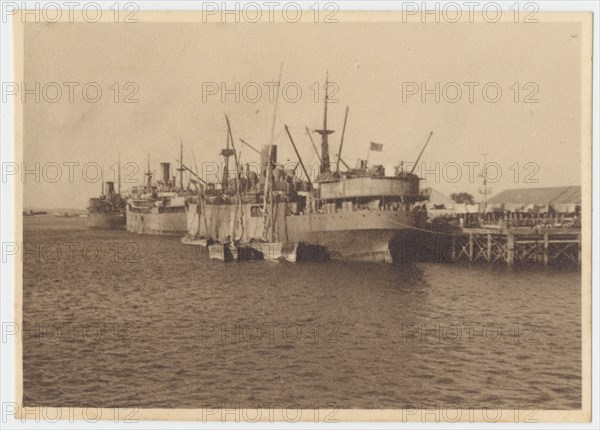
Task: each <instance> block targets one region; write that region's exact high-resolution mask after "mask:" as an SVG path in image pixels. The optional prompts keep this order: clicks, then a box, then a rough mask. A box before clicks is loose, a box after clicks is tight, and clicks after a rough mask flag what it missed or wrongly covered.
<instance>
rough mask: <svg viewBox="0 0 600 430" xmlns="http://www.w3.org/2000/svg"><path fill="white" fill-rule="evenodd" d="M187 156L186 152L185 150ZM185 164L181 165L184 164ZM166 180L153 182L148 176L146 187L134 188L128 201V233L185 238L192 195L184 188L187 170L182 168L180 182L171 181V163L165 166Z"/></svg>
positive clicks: (149, 172)
mask: <svg viewBox="0 0 600 430" xmlns="http://www.w3.org/2000/svg"><path fill="white" fill-rule="evenodd" d="M182 152H183V150H182ZM180 164H181V162H180ZM160 165H161V170H162V179H161V180H157V181H153V175H152V173H151V171H150V163H149V162H148V170H147V172H146V185H145V186H143V187H134V188H133V189H132V191H131V196H130V197H129V199H128V200H127V231H129V232H132V233H138V234H183V233H185V232H186V231H187V224H186V214H185V208H186V199H187V198H189V197H190V195H191V192H190V191H189V190H187V189H185V188H184V186H183V169H182V168H181V165H180V167H179V173H180V181H179V186H177V183H176V178H175V177H174V176H173V177H171V163H166V162H165V163H161V164H160Z"/></svg>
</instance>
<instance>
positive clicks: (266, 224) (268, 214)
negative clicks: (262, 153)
mask: <svg viewBox="0 0 600 430" xmlns="http://www.w3.org/2000/svg"><path fill="white" fill-rule="evenodd" d="M282 73H283V63H281V66H280V67H279V79H278V81H277V93H276V94H275V106H274V107H273V123H272V124H271V137H270V139H269V146H268V152H269V153H268V155H267V171H266V175H265V189H264V192H263V213H264V218H263V239H264V240H267V235H268V232H269V228H270V227H272V226H271V221H272V218H273V217H272V212H273V199H272V198H271V199H269V200H270V203H271V208H270V210H269V211H267V197H268V195H269V194H270V193H271V174H272V170H271V167H272V166H271V155H272V153H273V139H274V136H275V123H276V121H277V105H278V104H279V92H280V88H281V74H282ZM273 237H274V231H273V229H272V228H271V236H270V238H269V241H271V242H272V241H273V240H274V239H273Z"/></svg>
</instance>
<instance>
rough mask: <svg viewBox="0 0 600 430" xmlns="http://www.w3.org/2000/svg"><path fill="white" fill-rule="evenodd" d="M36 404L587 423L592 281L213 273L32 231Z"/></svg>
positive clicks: (50, 221) (29, 377)
mask: <svg viewBox="0 0 600 430" xmlns="http://www.w3.org/2000/svg"><path fill="white" fill-rule="evenodd" d="M24 241H25V243H26V246H27V248H26V249H27V252H26V254H25V256H24V258H25V262H24V283H23V303H24V304H23V321H24V324H25V329H24V351H23V359H24V397H25V398H24V403H25V404H27V405H48V406H69V405H72V406H102V407H133V406H135V407H157V408H162V407H165V408H166V407H175V406H179V407H186V408H188V407H189V408H197V407H209V406H211V405H222V404H223V403H225V402H227V403H228V404H232V403H238V404H241V405H256V404H261V403H264V404H271V405H280V406H283V405H289V404H292V403H293V404H295V405H298V406H301V407H311V406H314V405H315V404H317V403H318V404H321V405H323V404H334V405H335V406H336V407H338V408H386V409H389V408H399V407H402V406H403V405H404V406H405V405H406V404H410V403H412V404H422V403H425V404H432V403H435V402H440V403H442V404H444V403H445V404H448V403H453V404H458V405H461V406H468V405H475V406H476V407H477V406H479V407H481V406H482V405H484V404H488V405H492V406H494V407H498V408H500V407H502V408H509V407H513V406H514V404H515V402H519V403H520V404H534V405H537V406H538V407H539V408H540V409H578V408H580V407H581V287H580V283H581V276H580V274H579V272H578V271H577V270H576V269H571V270H568V271H559V270H557V269H545V268H540V267H535V268H534V267H529V268H526V269H519V268H515V269H509V268H507V267H504V266H491V267H490V266H465V265H452V264H434V263H422V264H413V265H406V266H397V267H393V266H388V265H383V264H356V263H343V262H331V263H326V264H289V263H267V262H255V263H243V264H228V265H225V264H223V263H219V262H214V261H207V259H206V257H205V255H204V254H203V253H202V252H201V250H199V249H198V248H194V247H186V246H184V245H182V244H181V243H180V242H179V239H178V238H175V237H158V236H137V235H133V234H129V233H126V232H115V231H104V232H91V231H88V230H86V229H85V219H82V218H77V219H56V218H45V217H40V218H27V219H25V226H24Z"/></svg>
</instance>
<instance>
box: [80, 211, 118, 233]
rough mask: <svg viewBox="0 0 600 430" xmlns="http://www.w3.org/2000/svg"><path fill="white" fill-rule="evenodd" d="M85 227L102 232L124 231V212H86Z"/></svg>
mask: <svg viewBox="0 0 600 430" xmlns="http://www.w3.org/2000/svg"><path fill="white" fill-rule="evenodd" d="M87 226H88V227H89V228H97V229H104V230H125V228H126V216H125V211H120V212H115V213H103V212H91V211H88V217H87Z"/></svg>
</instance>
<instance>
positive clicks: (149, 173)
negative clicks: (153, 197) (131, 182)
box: [146, 153, 152, 191]
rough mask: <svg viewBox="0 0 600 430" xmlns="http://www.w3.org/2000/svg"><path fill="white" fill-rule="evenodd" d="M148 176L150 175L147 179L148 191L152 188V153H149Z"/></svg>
mask: <svg viewBox="0 0 600 430" xmlns="http://www.w3.org/2000/svg"><path fill="white" fill-rule="evenodd" d="M146 176H147V177H148V179H146V187H147V188H148V190H147V191H150V190H151V189H152V172H151V171H150V153H148V170H146Z"/></svg>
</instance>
